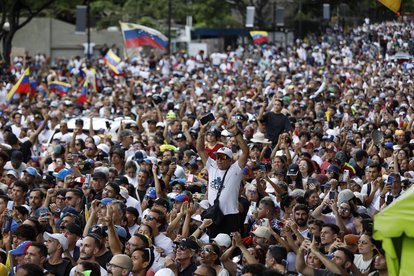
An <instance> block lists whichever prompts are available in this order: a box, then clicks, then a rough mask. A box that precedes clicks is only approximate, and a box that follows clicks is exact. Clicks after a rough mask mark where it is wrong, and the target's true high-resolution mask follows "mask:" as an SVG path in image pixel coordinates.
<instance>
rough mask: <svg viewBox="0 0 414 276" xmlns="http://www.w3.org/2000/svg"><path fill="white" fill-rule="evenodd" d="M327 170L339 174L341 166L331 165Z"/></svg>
mask: <svg viewBox="0 0 414 276" xmlns="http://www.w3.org/2000/svg"><path fill="white" fill-rule="evenodd" d="M326 171H327V172H331V173H336V174H339V168H338V167H337V166H335V165H330V166H329V167H328V169H327V170H326Z"/></svg>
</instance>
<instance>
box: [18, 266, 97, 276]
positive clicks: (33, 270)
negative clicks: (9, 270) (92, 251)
mask: <svg viewBox="0 0 414 276" xmlns="http://www.w3.org/2000/svg"><path fill="white" fill-rule="evenodd" d="M20 269H23V270H24V271H26V272H27V275H38V276H42V275H44V274H43V268H41V267H40V266H38V265H35V264H22V265H21V266H19V268H18V269H17V270H16V272H17V271H19V270H20ZM99 275H100V274H99ZM91 276H93V275H92V274H91Z"/></svg>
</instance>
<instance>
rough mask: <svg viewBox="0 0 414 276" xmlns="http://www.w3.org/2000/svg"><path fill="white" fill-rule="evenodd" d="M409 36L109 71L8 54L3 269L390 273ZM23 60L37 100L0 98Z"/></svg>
mask: <svg viewBox="0 0 414 276" xmlns="http://www.w3.org/2000/svg"><path fill="white" fill-rule="evenodd" d="M413 39H414V26H413V24H412V23H410V22H402V21H401V22H384V23H378V24H370V23H369V22H368V21H366V22H365V23H364V24H363V25H361V26H359V27H356V28H354V29H352V31H350V32H349V33H345V32H343V31H342V30H341V29H340V28H338V29H336V28H333V29H328V30H327V32H326V33H324V34H323V35H321V36H316V35H308V36H307V37H306V38H305V39H304V40H297V41H296V42H295V44H294V45H292V46H288V47H287V48H278V47H276V46H274V45H271V44H269V45H246V46H238V47H237V48H234V49H233V48H231V47H229V48H227V49H226V51H224V52H214V53H211V54H210V55H206V53H204V52H203V51H200V53H199V54H198V55H196V56H189V55H188V54H187V53H186V52H177V53H175V54H174V55H164V56H163V57H161V58H160V59H157V57H156V56H155V55H153V54H151V55H148V56H141V57H135V58H132V59H125V60H123V61H122V62H121V63H120V64H118V69H119V71H120V74H114V72H113V71H112V70H110V69H109V68H108V67H107V66H106V65H105V63H104V62H103V59H102V57H101V58H96V59H95V60H93V61H86V60H85V59H83V58H79V57H76V58H73V59H70V60H65V59H55V60H49V59H47V58H46V57H45V56H43V55H37V56H35V57H33V58H32V59H31V60H30V61H28V62H24V61H22V60H19V59H16V60H15V61H14V64H13V66H12V68H10V70H8V72H7V76H6V75H4V76H3V79H4V80H5V81H4V82H0V99H1V102H2V103H3V107H2V109H1V111H0V114H1V116H0V126H1V132H0V142H1V144H0V177H1V178H0V179H1V181H0V182H1V183H0V214H1V216H0V219H1V224H2V228H1V229H2V230H3V231H2V233H1V236H2V238H1V239H0V246H1V248H2V249H1V252H0V261H1V262H0V276H2V275H8V273H9V272H10V273H15V275H48V276H51V275H58V276H67V275H71V276H73V275H91V276H95V275H134V276H135V275H154V274H155V275H206V276H210V275H220V276H225V275H232V276H234V275H351V274H352V275H388V274H387V264H386V260H385V252H384V250H383V249H382V246H381V242H380V241H377V240H374V239H373V236H372V234H373V221H374V220H375V216H376V214H378V213H380V212H381V211H382V210H383V209H384V208H387V206H388V205H390V204H392V202H393V201H394V200H396V199H398V197H399V196H400V195H402V194H403V193H404V192H406V191H407V190H408V189H409V188H410V186H411V184H412V183H413V181H414V159H413V156H414V131H413V119H414V112H413V106H414V103H413V100H414V99H413V97H412V94H411V93H410V91H412V90H413V82H412V73H413V70H412V63H411V61H409V60H406V58H405V57H406V56H409V55H412V54H413V53H414V45H413V42H412V41H414V40H413ZM402 53H403V54H402ZM102 54H103V55H104V54H105V52H103V53H102ZM23 64H25V66H26V67H29V68H30V75H31V78H32V79H33V80H34V81H35V82H34V83H35V88H34V92H33V93H28V94H22V93H20V94H15V95H14V97H13V98H12V100H11V101H10V102H6V100H5V99H6V95H7V93H8V92H9V91H10V89H11V88H12V87H13V85H14V84H15V83H16V82H17V80H18V79H19V78H20V76H21V75H22V74H24V70H25V68H24V67H25V66H24V65H23ZM54 81H60V82H65V83H68V84H70V85H71V89H70V90H69V91H68V92H66V91H63V92H62V91H59V90H58V91H54V90H53V89H52V88H51V87H50V83H52V82H54ZM85 83H86V87H87V91H88V92H87V101H79V99H80V97H81V94H82V90H83V89H82V88H84V87H85ZM210 113H211V114H210Z"/></svg>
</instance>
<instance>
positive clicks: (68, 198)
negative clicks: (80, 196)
mask: <svg viewBox="0 0 414 276" xmlns="http://www.w3.org/2000/svg"><path fill="white" fill-rule="evenodd" d="M72 198H73V196H67V197H65V199H66V200H72Z"/></svg>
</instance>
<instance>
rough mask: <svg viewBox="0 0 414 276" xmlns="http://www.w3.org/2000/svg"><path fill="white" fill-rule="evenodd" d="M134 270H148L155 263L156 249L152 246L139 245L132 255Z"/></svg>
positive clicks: (136, 272) (135, 271) (134, 271)
mask: <svg viewBox="0 0 414 276" xmlns="http://www.w3.org/2000/svg"><path fill="white" fill-rule="evenodd" d="M131 260H132V272H133V273H135V274H138V273H139V272H142V271H144V272H147V271H148V270H149V269H150V268H151V266H152V264H153V263H154V250H153V249H152V247H143V246H140V247H137V248H136V249H135V250H134V252H132V255H131Z"/></svg>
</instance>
